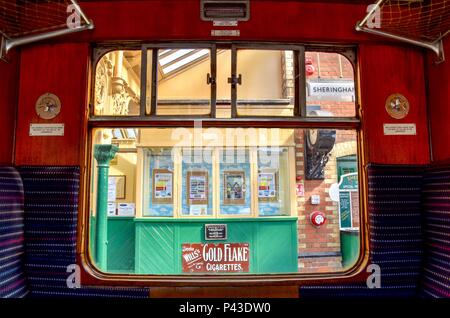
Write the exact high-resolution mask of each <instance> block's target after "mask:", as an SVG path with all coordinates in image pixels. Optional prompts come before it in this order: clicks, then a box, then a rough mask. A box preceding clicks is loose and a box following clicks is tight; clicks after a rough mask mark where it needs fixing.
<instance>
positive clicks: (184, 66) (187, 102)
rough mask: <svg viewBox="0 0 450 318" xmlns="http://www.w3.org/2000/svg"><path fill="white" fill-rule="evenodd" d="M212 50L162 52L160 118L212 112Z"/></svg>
mask: <svg viewBox="0 0 450 318" xmlns="http://www.w3.org/2000/svg"><path fill="white" fill-rule="evenodd" d="M210 54H211V52H210V50H209V49H202V48H200V49H192V48H191V49H160V50H158V64H157V69H158V73H157V80H158V84H157V106H156V114H157V115H209V114H210V113H211V86H210V85H209V84H208V81H207V78H208V74H211V56H210Z"/></svg>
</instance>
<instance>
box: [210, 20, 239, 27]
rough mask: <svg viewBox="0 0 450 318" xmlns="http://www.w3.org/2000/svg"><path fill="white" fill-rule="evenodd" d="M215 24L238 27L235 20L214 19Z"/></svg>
mask: <svg viewBox="0 0 450 318" xmlns="http://www.w3.org/2000/svg"><path fill="white" fill-rule="evenodd" d="M213 26H218V27H237V26H238V22H237V21H235V20H228V21H227V20H215V21H213Z"/></svg>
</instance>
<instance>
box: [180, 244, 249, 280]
mask: <svg viewBox="0 0 450 318" xmlns="http://www.w3.org/2000/svg"><path fill="white" fill-rule="evenodd" d="M181 258H182V259H181V262H182V267H183V273H248V271H249V262H250V249H249V244H248V243H217V244H213V243H189V244H183V245H182V253H181Z"/></svg>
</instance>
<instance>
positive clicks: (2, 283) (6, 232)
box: [0, 167, 28, 298]
mask: <svg viewBox="0 0 450 318" xmlns="http://www.w3.org/2000/svg"><path fill="white" fill-rule="evenodd" d="M23 217H24V213H23V186H22V180H21V179H20V175H19V173H18V172H17V170H16V169H14V168H11V167H0V298H19V297H24V296H26V295H27V294H28V288H27V286H26V278H25V275H24V270H23V256H24V233H23Z"/></svg>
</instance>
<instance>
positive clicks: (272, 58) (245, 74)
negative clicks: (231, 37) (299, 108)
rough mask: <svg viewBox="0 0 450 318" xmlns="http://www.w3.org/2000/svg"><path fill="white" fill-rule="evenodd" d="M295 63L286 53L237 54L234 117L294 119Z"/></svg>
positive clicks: (263, 51)
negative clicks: (235, 112)
mask: <svg viewBox="0 0 450 318" xmlns="http://www.w3.org/2000/svg"><path fill="white" fill-rule="evenodd" d="M295 59H296V54H295V52H294V51H288V50H256V49H253V50H251V49H240V50H237V80H238V85H237V87H236V89H237V115H238V116H287V117H289V116H293V115H294V107H295V106H296V103H295V96H296V95H297V94H296V86H297V85H296V84H295V83H296V79H295V74H296V73H297V72H296V68H295V65H296V63H295Z"/></svg>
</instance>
